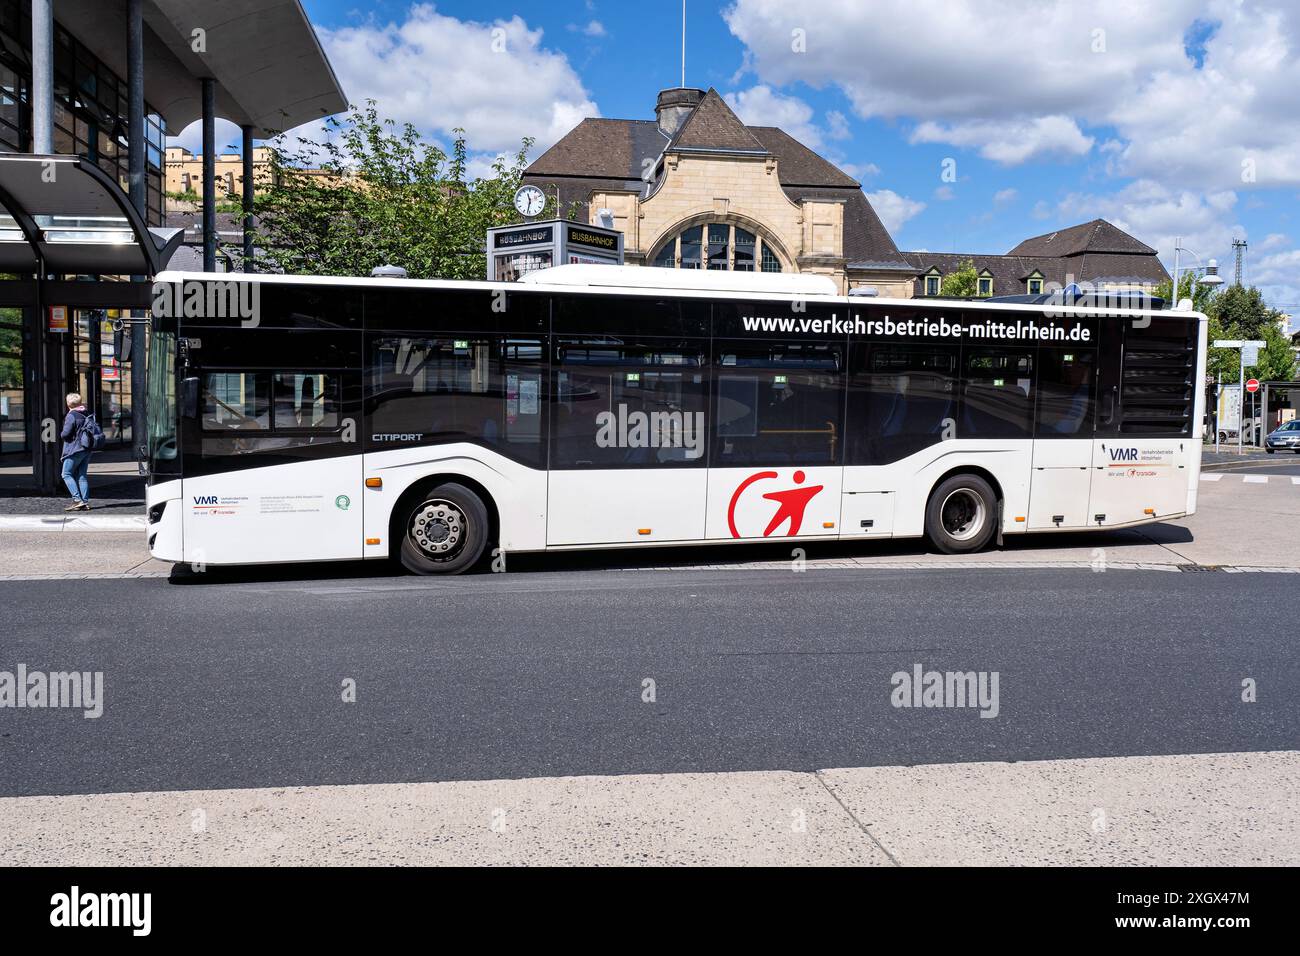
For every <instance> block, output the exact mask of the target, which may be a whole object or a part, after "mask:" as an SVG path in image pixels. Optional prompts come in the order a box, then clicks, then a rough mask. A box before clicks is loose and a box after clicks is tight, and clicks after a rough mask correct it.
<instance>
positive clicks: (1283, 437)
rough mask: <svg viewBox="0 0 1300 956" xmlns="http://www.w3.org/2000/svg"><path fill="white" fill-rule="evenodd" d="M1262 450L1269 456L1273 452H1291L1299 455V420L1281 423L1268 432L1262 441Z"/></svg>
mask: <svg viewBox="0 0 1300 956" xmlns="http://www.w3.org/2000/svg"><path fill="white" fill-rule="evenodd" d="M1264 450H1265V451H1266V452H1268V453H1269V454H1270V455H1271V454H1273V452H1275V451H1293V452H1295V453H1296V454H1297V455H1300V420H1297V419H1292V420H1291V421H1289V422H1283V423H1282V424H1281V425H1279V426H1278V427H1277V428H1275V429H1273V430H1272V431H1271V432H1269V435H1268V437H1267V438H1265V439H1264Z"/></svg>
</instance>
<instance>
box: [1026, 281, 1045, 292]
mask: <svg viewBox="0 0 1300 956" xmlns="http://www.w3.org/2000/svg"><path fill="white" fill-rule="evenodd" d="M1029 294H1030V295H1042V294H1043V280H1042V278H1041V277H1036V278H1033V279H1030V280H1029Z"/></svg>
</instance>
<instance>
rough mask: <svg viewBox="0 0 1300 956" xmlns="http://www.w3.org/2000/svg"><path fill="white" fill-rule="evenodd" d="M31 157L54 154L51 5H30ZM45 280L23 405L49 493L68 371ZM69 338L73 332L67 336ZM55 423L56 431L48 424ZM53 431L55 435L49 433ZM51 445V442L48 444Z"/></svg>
mask: <svg viewBox="0 0 1300 956" xmlns="http://www.w3.org/2000/svg"><path fill="white" fill-rule="evenodd" d="M31 107H32V152H33V153H39V154H49V153H53V152H54V6H53V0H32V89H31ZM44 278H45V264H44V262H42V263H40V264H39V265H38V267H37V272H36V280H37V282H36V287H37V294H36V305H35V307H34V309H33V310H32V311H33V312H34V313H35V316H34V318H35V328H34V331H35V346H36V347H35V349H34V351H35V353H36V362H35V364H34V365H32V366H29V369H28V370H29V379H28V387H27V391H26V395H25V400H26V402H27V404H28V405H30V406H32V407H33V408H34V409H35V412H34V414H31V415H29V419H28V420H29V421H30V422H31V425H32V426H34V427H33V430H32V431H31V432H29V435H30V436H31V447H32V479H33V481H34V483H35V484H36V486H37V487H38V488H39V489H41V490H42V491H45V492H47V493H52V492H54V491H55V490H56V488H57V487H58V484H59V468H60V462H59V455H60V453H61V451H62V443H61V442H60V441H59V440H58V439H59V436H58V431H57V429H58V428H60V427H62V425H63V414H64V412H65V411H66V408H65V406H64V402H63V395H62V393H63V391H64V388H63V386H64V376H65V373H70V372H71V369H65V367H64V364H65V363H64V360H63V349H62V348H61V344H62V343H61V342H60V341H59V336H58V335H57V334H54V333H51V332H50V331H49V329H48V326H47V321H46V311H45V306H46V303H45V301H44V298H43V297H42V296H41V294H40V288H41V281H40V280H42V279H44ZM68 334H69V336H70V335H71V332H69V333H68ZM51 420H53V426H50V425H49V424H47V423H48V422H50V421H51ZM51 427H52V428H53V429H54V430H53V432H52V431H51ZM47 439H49V440H47Z"/></svg>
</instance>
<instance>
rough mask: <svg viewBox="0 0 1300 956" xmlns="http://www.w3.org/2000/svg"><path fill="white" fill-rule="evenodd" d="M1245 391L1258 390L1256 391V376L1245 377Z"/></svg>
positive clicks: (1257, 380)
mask: <svg viewBox="0 0 1300 956" xmlns="http://www.w3.org/2000/svg"><path fill="white" fill-rule="evenodd" d="M1246 391H1248V392H1258V391H1259V379H1257V378H1248V379H1246Z"/></svg>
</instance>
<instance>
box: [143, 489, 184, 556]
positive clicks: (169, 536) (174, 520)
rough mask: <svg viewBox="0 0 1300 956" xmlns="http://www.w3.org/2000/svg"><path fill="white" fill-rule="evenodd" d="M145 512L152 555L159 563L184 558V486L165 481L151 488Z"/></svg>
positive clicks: (148, 492)
mask: <svg viewBox="0 0 1300 956" xmlns="http://www.w3.org/2000/svg"><path fill="white" fill-rule="evenodd" d="M145 507H146V513H147V514H148V515H149V527H148V531H147V532H146V534H148V536H149V553H150V554H151V555H153V556H154V557H155V558H157V559H158V560H160V561H181V560H183V559H184V553H185V548H184V539H183V537H182V530H181V529H182V518H183V515H182V514H181V483H180V482H179V481H164V482H161V483H159V484H157V485H150V486H149V489H148V491H147V492H146V493H145Z"/></svg>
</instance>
